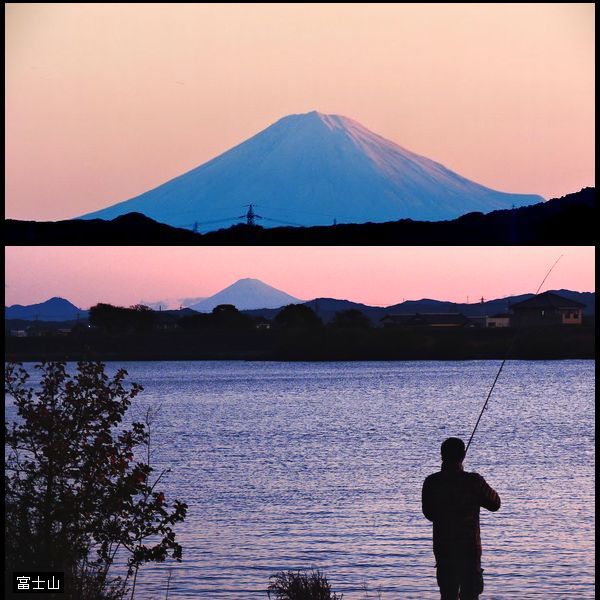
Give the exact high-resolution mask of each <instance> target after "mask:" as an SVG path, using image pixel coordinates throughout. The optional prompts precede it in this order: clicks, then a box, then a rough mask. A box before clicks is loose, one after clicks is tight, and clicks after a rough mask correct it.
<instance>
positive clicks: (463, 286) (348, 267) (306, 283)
mask: <svg viewBox="0 0 600 600" xmlns="http://www.w3.org/2000/svg"><path fill="white" fill-rule="evenodd" d="M561 254H562V255H564V256H563V258H562V259H561V260H560V262H559V263H558V265H557V266H556V267H555V269H554V270H553V272H552V273H551V275H550V277H549V278H548V280H547V282H546V284H545V285H544V288H543V289H559V288H568V289H572V290H577V291H594V248H593V247H583V246H582V247H557V246H551V247H544V246H534V247H527V246H522V247H519V246H517V247H465V246H452V247H439V248H436V247H422V246H404V247H403V246H391V247H372V246H371V247H344V246H341V247H318V246H313V247H306V248H302V247H293V246H286V247H239V246H238V247H107V248H98V247H9V248H6V286H7V287H6V290H5V291H6V303H7V304H8V305H10V304H33V303H37V302H41V301H44V300H47V299H48V298H50V297H52V296H62V297H64V298H67V299H68V300H70V301H71V302H73V303H74V304H76V305H78V306H79V307H81V308H87V307H89V306H90V305H93V304H95V303H96V302H110V303H113V304H119V305H125V306H129V305H132V304H135V303H137V302H139V301H140V300H145V301H158V300H163V299H177V298H186V297H195V296H210V295H212V294H214V293H216V292H218V291H219V290H221V289H223V288H224V287H226V286H228V285H230V284H231V283H233V282H234V281H236V280H238V279H240V278H243V277H252V278H257V279H261V280H262V281H264V282H265V283H268V284H269V285H272V286H274V287H276V288H279V289H281V290H284V291H286V292H287V293H289V294H291V295H293V296H295V297H297V298H300V299H305V300H309V299H312V298H315V297H319V296H326V297H334V298H345V299H350V300H354V301H357V302H364V303H365V304H372V305H382V306H384V305H390V304H393V303H396V302H401V301H402V300H403V299H406V300H410V299H413V300H415V299H420V298H427V297H428V298H436V299H439V300H449V301H457V302H465V301H466V300H467V296H468V297H469V301H470V302H476V301H477V300H478V299H479V298H480V297H481V296H483V297H484V298H488V299H491V298H499V297H504V296H509V295H512V294H521V293H526V292H535V291H536V289H537V287H538V286H539V284H540V283H541V281H542V279H543V277H544V275H545V274H546V273H547V271H548V269H549V268H550V267H551V266H552V264H553V263H554V261H555V260H556V259H557V258H558V257H559V256H560V255H561Z"/></svg>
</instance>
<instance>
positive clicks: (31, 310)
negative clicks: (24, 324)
mask: <svg viewBox="0 0 600 600" xmlns="http://www.w3.org/2000/svg"><path fill="white" fill-rule="evenodd" d="M84 315H87V311H84V310H82V309H81V308H78V307H77V306H75V305H74V304H73V303H72V302H70V301H69V300H66V299H65V298H61V297H60V296H53V297H52V298H49V299H48V300H45V301H44V302H39V303H37V304H30V305H22V304H13V305H12V306H5V307H4V318H5V319H25V320H31V319H39V320H40V321H69V320H75V319H77V318H78V317H79V316H84Z"/></svg>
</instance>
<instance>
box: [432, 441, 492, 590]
mask: <svg viewBox="0 0 600 600" xmlns="http://www.w3.org/2000/svg"><path fill="white" fill-rule="evenodd" d="M464 458H465V444H464V442H463V441H462V440H461V439H459V438H448V439H447V440H446V441H444V443H443V444H442V470H441V471H439V472H438V473H434V474H433V475H430V476H429V477H427V479H425V482H424V483H423V495H422V503H423V514H424V515H425V517H426V518H427V519H429V520H430V521H432V522H433V553H434V555H435V561H436V567H437V582H438V585H439V586H440V593H441V599H442V600H457V598H460V600H474V599H475V600H476V599H477V598H479V594H481V592H483V570H482V568H481V536H480V532H479V508H480V507H481V506H482V507H483V508H487V510H492V511H496V510H498V509H499V508H500V496H498V494H497V493H496V492H495V491H494V490H493V489H492V488H491V487H490V486H489V485H488V484H487V483H486V481H485V479H484V478H483V477H482V476H481V475H479V474H477V473H466V472H465V471H464V470H463V464H462V462H463V459H464Z"/></svg>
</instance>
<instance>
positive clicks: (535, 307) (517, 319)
mask: <svg viewBox="0 0 600 600" xmlns="http://www.w3.org/2000/svg"><path fill="white" fill-rule="evenodd" d="M584 307H585V304H582V303H581V302H577V300H571V299H570V298H565V297H563V296H559V295H558V294H554V293H552V292H544V293H543V294H537V295H536V296H533V297H532V298H529V299H528V300H523V301H522V302H517V303H516V304H513V305H512V306H511V310H512V313H513V317H512V321H513V324H514V325H515V326H516V327H530V326H536V325H559V324H560V325H581V324H582V322H583V309H584Z"/></svg>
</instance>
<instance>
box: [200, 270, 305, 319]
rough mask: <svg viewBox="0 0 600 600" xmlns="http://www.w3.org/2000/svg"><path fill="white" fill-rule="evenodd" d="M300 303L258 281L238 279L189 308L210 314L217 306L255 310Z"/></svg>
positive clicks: (296, 299)
mask: <svg viewBox="0 0 600 600" xmlns="http://www.w3.org/2000/svg"><path fill="white" fill-rule="evenodd" d="M300 302H302V301H301V300H298V298H294V297H293V296H290V295H289V294H286V293H285V292H282V291H281V290H278V289H276V288H274V287H271V286H270V285H267V284H266V283H263V282H262V281H260V280H258V279H250V278H246V279H240V280H238V281H236V282H235V283H232V284H231V285H230V286H228V287H226V288H225V289H223V290H221V291H220V292H217V293H216V294H214V295H213V296H210V298H206V299H205V300H202V302H198V303H197V304H193V305H191V306H190V307H189V308H191V309H192V310H196V311H198V312H210V311H212V309H213V308H215V306H218V305H219V304H233V305H234V306H235V307H236V308H237V309H238V310H252V309H255V308H279V307H281V306H286V305H287V304H298V303H300Z"/></svg>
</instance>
